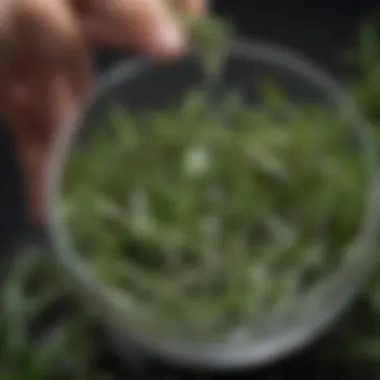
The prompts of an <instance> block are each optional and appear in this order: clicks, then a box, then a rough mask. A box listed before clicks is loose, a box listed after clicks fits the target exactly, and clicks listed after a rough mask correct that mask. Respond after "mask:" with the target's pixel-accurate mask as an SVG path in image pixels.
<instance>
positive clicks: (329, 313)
mask: <svg viewBox="0 0 380 380" xmlns="http://www.w3.org/2000/svg"><path fill="white" fill-rule="evenodd" d="M230 54H231V56H233V57H238V58H239V57H244V59H247V60H250V61H252V62H260V63H261V64H267V65H272V66H277V67H281V68H282V69H283V70H284V71H287V72H289V73H291V74H293V75H294V76H298V77H299V78H300V80H301V79H303V80H305V81H307V82H308V83H309V84H310V86H314V87H315V88H318V89H320V90H321V91H322V92H323V93H325V94H326V97H327V98H328V100H329V102H331V103H332V104H333V105H334V106H335V105H336V106H337V107H344V108H345V109H348V110H349V111H350V112H351V115H352V118H353V120H354V122H355V123H357V125H359V126H360V127H361V128H362V129H363V131H362V136H361V137H362V138H363V144H364V146H365V147H367V149H366V152H365V153H366V155H367V157H366V159H367V162H368V165H369V166H370V168H371V169H370V170H371V173H372V178H371V187H370V193H369V194H368V202H367V213H366V216H365V218H364V222H363V226H362V232H363V233H362V235H363V236H364V237H365V242H366V244H364V247H363V251H364V253H363V256H362V258H361V260H360V262H359V263H355V264H354V265H351V266H349V267H345V268H341V269H340V270H338V271H337V272H336V273H334V275H333V278H332V279H331V282H330V283H329V286H328V289H327V290H328V292H329V293H331V294H335V296H334V297H333V300H332V302H331V301H329V302H327V304H326V305H323V304H322V305H321V307H320V310H321V311H320V312H319V313H317V314H314V315H313V317H312V318H308V319H307V320H304V321H302V323H299V324H298V325H297V326H293V327H291V328H284V329H283V331H280V332H276V333H275V334H268V336H267V337H264V338H260V339H258V340H253V341H251V342H248V343H245V344H241V345H238V346H236V345H229V344H227V343H222V344H221V343H214V342H213V343H208V342H206V343H204V342H202V343H186V342H183V341H173V340H162V339H156V338H152V337H150V336H143V335H142V334H135V335H134V334H133V328H132V326H131V328H127V327H126V326H125V324H123V323H121V321H120V320H119V319H118V317H117V316H116V314H115V313H112V312H110V302H109V300H108V299H107V296H106V294H105V292H104V289H103V287H102V285H101V284H100V283H99V282H97V280H96V279H95V277H94V276H93V274H92V273H91V272H90V271H89V269H88V268H87V267H86V266H84V265H83V264H82V263H81V262H79V261H78V260H77V259H76V258H75V254H74V250H73V247H72V245H71V241H70V238H69V235H68V233H67V231H66V229H65V227H64V225H63V223H62V220H61V215H60V209H59V205H58V202H57V201H56V200H57V196H58V194H59V190H60V184H61V179H62V178H61V177H62V171H63V169H64V166H65V162H66V158H67V157H66V156H67V151H68V148H69V146H70V142H71V141H72V137H73V128H72V126H73V125H78V124H79V125H80V121H81V119H82V117H83V115H85V114H86V111H87V110H88V109H89V108H90V107H91V105H92V104H93V102H94V100H95V99H97V98H98V97H99V96H100V95H101V94H103V93H105V92H107V91H109V90H110V89H112V88H113V87H114V86H115V85H116V84H118V83H120V81H123V82H124V81H128V78H131V77H133V76H134V75H140V74H142V75H143V73H144V70H147V69H149V68H152V65H153V64H152V63H150V62H147V61H145V60H135V61H132V62H131V61H126V62H121V63H120V64H118V65H116V67H115V68H113V69H112V70H110V71H109V72H108V73H106V75H104V76H103V77H102V78H101V79H100V82H99V84H98V86H97V87H96V89H95V91H94V92H93V93H92V94H91V95H90V96H89V98H88V99H87V100H86V101H85V102H84V103H83V104H79V105H78V106H77V107H76V108H75V109H74V110H73V112H72V113H71V114H70V115H68V116H67V119H66V120H65V122H64V124H65V125H64V126H63V128H59V131H58V136H57V139H56V144H55V146H54V147H53V150H52V159H51V161H50V164H49V169H48V174H49V175H48V181H47V183H46V196H47V202H48V206H49V207H48V210H49V215H48V226H49V228H48V229H49V236H50V240H51V243H52V246H53V253H54V255H55V257H56V259H57V261H58V263H59V264H60V266H61V268H62V269H63V271H64V273H65V274H66V275H67V276H68V277H69V278H70V280H71V281H72V283H73V284H74V286H75V287H76V289H77V291H78V293H79V294H80V296H81V297H83V299H86V301H87V302H88V303H89V305H90V306H91V307H92V308H93V309H94V310H96V312H98V313H99V314H100V316H101V319H103V321H104V323H105V325H106V326H109V329H110V333H111V335H112V336H113V337H114V338H115V343H116V345H117V346H118V347H119V348H120V351H121V352H124V348H125V347H124V344H123V343H124V342H126V341H127V340H130V339H132V340H134V341H136V343H138V344H140V345H142V346H143V347H145V348H147V349H148V350H151V351H152V352H154V353H156V354H158V355H160V356H162V357H164V358H166V359H168V360H172V361H174V362H179V363H183V364H185V365H189V364H190V365H193V366H197V367H199V366H206V367H210V366H215V367H218V368H231V367H242V366H246V365H254V364H264V363H266V362H268V361H272V360H275V359H278V358H280V357H282V356H284V355H286V354H288V353H291V352H293V351H294V350H296V349H297V348H302V347H303V346H305V345H306V344H308V343H309V342H312V341H313V339H314V338H315V337H317V336H318V334H319V333H321V332H323V331H324V330H325V329H326V328H328V327H329V326H330V325H331V323H332V322H333V321H334V320H335V319H336V318H337V317H338V316H339V315H340V313H341V312H342V311H343V310H344V309H345V307H346V306H347V305H349V303H350V301H352V300H353V298H354V296H355V294H356V293H357V292H358V291H359V290H360V287H361V285H362V283H363V282H364V281H365V280H366V278H367V277H368V275H369V274H370V273H371V269H372V268H373V266H374V262H375V260H376V256H375V255H374V253H373V252H374V251H375V249H376V246H377V235H378V227H379V225H380V197H379V196H378V194H380V172H379V170H378V168H377V166H378V162H379V159H378V158H377V154H376V146H375V143H374V141H375V139H374V138H373V136H372V130H371V126H370V125H369V123H368V122H367V121H366V120H365V119H364V118H363V117H361V116H360V114H359V112H358V110H357V108H356V105H355V102H354V101H353V99H351V98H350V96H349V94H348V93H347V91H346V90H345V89H344V88H343V87H342V86H340V85H339V84H338V83H337V82H336V81H334V80H333V79H331V78H330V77H329V76H328V75H327V74H325V73H324V72H323V70H320V69H319V68H318V67H317V66H316V65H314V64H312V63H311V62H309V61H308V60H307V59H305V58H303V57H302V56H300V55H299V54H297V55H296V54H295V53H292V52H291V51H289V50H287V49H284V48H281V47H278V46H276V45H270V44H267V43H261V42H259V41H243V40H239V41H236V42H234V43H233V45H232V48H231V53H230Z"/></svg>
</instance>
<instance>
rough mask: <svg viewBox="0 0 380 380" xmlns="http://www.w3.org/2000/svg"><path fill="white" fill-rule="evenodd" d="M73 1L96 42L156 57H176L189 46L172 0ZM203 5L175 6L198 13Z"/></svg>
mask: <svg viewBox="0 0 380 380" xmlns="http://www.w3.org/2000/svg"><path fill="white" fill-rule="evenodd" d="M72 1H74V2H75V3H76V4H77V5H82V10H84V12H82V15H81V22H82V25H83V29H84V31H85V33H86V34H87V36H88V38H89V39H90V40H91V41H93V42H97V43H103V44H106V45H112V46H114V47H117V48H122V49H123V48H127V47H132V48H136V49H138V50H140V51H143V52H145V53H147V54H149V55H150V56H153V57H154V58H156V59H157V58H158V59H167V58H173V57H175V56H176V55H178V54H180V53H181V52H182V51H183V49H184V47H185V46H186V36H185V34H184V31H183V30H182V25H181V21H180V20H178V18H176V14H175V12H173V7H172V4H171V2H170V0H94V1H91V2H89V0H72ZM86 4H87V6H84V5H86ZM201 4H204V2H203V1H202V2H201V1H200V0H192V1H189V0H186V1H181V2H178V1H177V2H176V4H175V5H176V6H179V7H182V9H187V10H189V11H192V12H195V13H198V12H202V9H203V5H202V6H201Z"/></svg>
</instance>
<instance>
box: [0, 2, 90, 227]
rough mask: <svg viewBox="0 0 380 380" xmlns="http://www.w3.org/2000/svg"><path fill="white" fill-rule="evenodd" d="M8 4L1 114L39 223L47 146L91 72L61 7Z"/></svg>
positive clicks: (67, 13) (66, 12)
mask: <svg viewBox="0 0 380 380" xmlns="http://www.w3.org/2000/svg"><path fill="white" fill-rule="evenodd" d="M12 4H13V5H12V14H13V17H12V27H13V32H12V44H11V48H10V49H8V51H7V55H6V56H5V57H4V62H6V67H7V70H8V73H7V78H6V79H5V81H4V82H2V83H1V89H0V91H1V93H2V99H4V103H3V114H4V115H5V117H6V118H7V119H8V121H9V124H10V127H11V132H12V134H13V136H14V140H15V145H16V149H17V150H18V154H19V159H20V164H21V165H22V169H23V171H24V175H25V181H26V185H27V190H28V198H29V206H30V211H31V213H32V214H33V217H34V218H35V219H37V218H38V219H39V220H41V219H43V218H44V216H46V209H45V206H44V198H45V197H44V194H43V188H44V181H45V179H46V165H47V162H48V161H49V155H50V149H51V144H52V142H53V139H54V136H55V133H56V132H57V129H58V127H59V126H60V125H61V121H62V119H63V118H64V115H65V114H66V113H67V112H68V110H69V109H70V108H71V107H72V105H73V104H74V103H75V101H76V100H77V99H78V97H79V96H81V95H82V94H83V93H84V92H85V91H86V88H87V86H88V84H89V82H90V77H91V75H90V72H91V71H90V65H89V57H88V53H87V51H86V48H85V45H84V43H83V41H82V40H81V36H80V29H79V28H78V25H77V23H76V20H75V19H74V17H73V15H72V13H71V12H70V9H69V8H68V7H67V5H66V3H64V2H63V1H52V0H13V2H12ZM4 72H5V71H3V73H4ZM0 75H1V74H0ZM2 77H3V78H4V74H3V75H2Z"/></svg>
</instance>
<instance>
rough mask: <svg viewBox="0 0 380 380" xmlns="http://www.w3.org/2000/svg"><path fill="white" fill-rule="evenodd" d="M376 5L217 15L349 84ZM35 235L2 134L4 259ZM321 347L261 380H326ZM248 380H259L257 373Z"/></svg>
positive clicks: (255, 7)
mask: <svg viewBox="0 0 380 380" xmlns="http://www.w3.org/2000/svg"><path fill="white" fill-rule="evenodd" d="M376 3H377V2H376V1H375V0H351V1H350V2H346V1H343V0H333V1H330V2H328V1H316V0H303V1H302V0H245V1H244V0H219V1H218V0H216V1H215V5H216V7H215V9H216V10H217V12H218V13H220V14H222V15H224V16H227V17H228V18H229V19H230V20H231V21H232V22H233V23H234V24H235V26H236V28H237V30H238V32H239V34H241V35H243V36H245V37H253V38H259V39H261V40H268V41H270V42H275V43H278V44H281V45H284V46H286V47H290V48H292V49H294V50H295V51H297V52H300V53H302V54H303V55H306V56H307V57H309V58H311V59H313V60H315V61H316V62H317V63H319V65H320V66H321V67H322V68H324V69H325V70H326V71H328V72H330V74H331V75H334V76H337V77H338V78H339V79H343V80H344V78H345V77H346V75H347V72H346V68H345V66H344V64H343V62H342V52H343V51H344V50H345V49H347V48H348V47H350V46H351V45H352V44H353V43H354V41H355V35H356V34H357V31H358V28H359V25H360V22H361V21H363V20H365V18H366V17H367V16H369V15H370V14H371V12H373V11H375V9H376ZM120 58H121V55H120V54H116V53H114V52H106V51H98V52H97V54H96V56H95V62H96V66H97V70H98V72H99V73H101V72H103V71H105V70H106V69H107V68H108V67H109V66H110V65H112V64H114V63H115V62H116V61H117V60H118V59H120ZM34 233H35V229H34V228H33V226H29V225H27V223H26V218H25V207H24V196H23V186H22V183H21V181H20V176H19V173H18V170H17V162H16V159H15V157H14V154H13V149H12V143H11V140H10V138H9V136H8V135H7V132H6V131H5V130H2V129H0V253H1V254H2V255H3V256H4V255H6V256H8V255H10V254H12V253H13V252H14V251H15V247H16V245H17V244H19V243H20V242H22V241H25V238H27V237H28V238H30V236H32V235H33V234H34ZM318 347H319V346H318V345H317V346H316V347H313V348H312V350H308V351H307V352H305V353H303V354H302V355H301V356H296V357H294V358H290V359H289V360H287V361H286V362H284V363H280V364H278V365H276V366H272V367H271V368H268V369H265V370H263V371H262V372H260V373H256V372H255V375H262V376H263V377H260V378H268V379H272V378H273V379H274V378H279V377H278V376H279V374H281V378H288V377H289V378H290V377H294V376H296V375H300V376H305V375H307V376H308V377H311V378H322V377H325V376H324V374H323V371H322V372H321V368H317V367H318V363H317V362H315V361H313V357H314V353H315V350H318V349H319V348H318ZM343 367H344V365H343ZM366 375H367V374H366V373H365V372H363V370H361V369H358V373H355V372H353V371H350V373H349V374H347V373H343V372H342V373H341V372H340V370H339V369H338V372H337V373H336V374H334V375H333V377H334V378H338V379H339V378H355V379H356V378H360V379H364V378H368V377H367V376H366ZM246 376H247V377H249V378H253V377H252V376H253V373H252V374H251V373H250V374H247V375H246ZM272 376H274V377H272ZM206 378H207V377H206ZM232 378H237V376H236V375H234V376H232Z"/></svg>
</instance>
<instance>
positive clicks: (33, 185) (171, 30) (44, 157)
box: [0, 0, 206, 222]
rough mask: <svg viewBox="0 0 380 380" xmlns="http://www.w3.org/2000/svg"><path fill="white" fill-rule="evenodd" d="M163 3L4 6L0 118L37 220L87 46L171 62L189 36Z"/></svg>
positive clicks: (83, 76)
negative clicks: (48, 169) (49, 167)
mask: <svg viewBox="0 0 380 380" xmlns="http://www.w3.org/2000/svg"><path fill="white" fill-rule="evenodd" d="M168 1H169V0H1V5H0V112H1V116H4V117H5V119H6V120H7V121H8V123H9V125H10V127H11V132H12V134H13V137H14V142H15V146H16V149H17V153H18V157H19V160H20V165H21V168H22V170H23V173H24V174H25V183H26V187H27V191H28V200H29V206H30V215H31V217H32V218H33V220H34V221H37V222H44V221H45V218H46V205H45V204H44V197H43V191H42V189H43V183H44V179H45V173H46V164H47V162H48V160H49V149H50V146H51V143H52V139H53V136H54V134H55V132H56V129H57V128H58V126H59V125H61V123H60V121H61V120H62V117H63V115H65V114H66V113H67V112H68V110H69V109H70V107H71V106H72V105H73V104H75V103H76V102H77V101H78V100H79V99H80V98H81V97H82V96H83V95H84V94H85V93H86V92H87V91H88V89H89V86H90V85H91V80H92V73H91V54H90V53H91V45H92V44H95V43H101V44H106V45H109V46H113V47H116V48H120V49H125V48H135V49H139V50H140V51H141V52H143V53H146V54H147V55H150V56H151V57H153V58H155V59H159V60H165V59H171V58H174V57H176V56H177V55H178V54H180V53H181V51H182V50H183V48H184V47H185V45H186V36H184V35H183V31H182V30H181V27H180V23H179V20H177V19H176V17H175V16H174V15H173V14H172V11H173V9H174V8H173V7H169V5H168ZM170 1H171V3H172V4H171V5H174V6H177V7H178V8H179V9H181V10H183V11H187V12H191V13H193V14H194V15H202V14H203V13H204V12H205V11H206V9H205V8H206V5H205V1H206V0H170Z"/></svg>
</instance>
